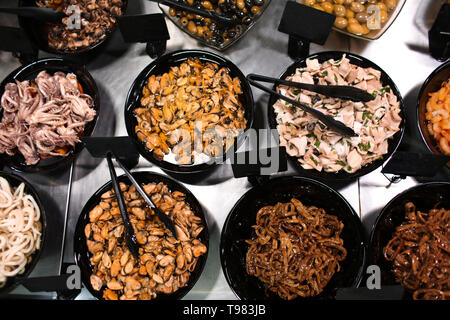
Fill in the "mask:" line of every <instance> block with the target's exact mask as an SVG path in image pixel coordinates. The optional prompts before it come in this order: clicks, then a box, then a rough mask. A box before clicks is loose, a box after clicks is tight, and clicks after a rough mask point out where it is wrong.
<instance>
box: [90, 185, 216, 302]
mask: <svg viewBox="0 0 450 320" xmlns="http://www.w3.org/2000/svg"><path fill="white" fill-rule="evenodd" d="M143 188H144V190H145V192H146V193H147V194H148V195H149V196H150V198H151V199H152V201H153V202H154V203H155V205H156V206H158V208H159V209H161V211H163V212H164V213H166V214H167V215H168V216H169V217H170V218H171V219H172V221H174V223H175V229H176V232H177V237H178V240H177V239H176V238H175V237H174V236H173V235H172V233H171V232H170V231H169V230H168V229H167V228H166V227H165V225H164V223H162V222H161V221H160V220H159V218H158V217H157V216H156V215H155V214H154V212H153V211H152V210H151V209H150V208H149V207H148V206H146V204H145V201H144V200H143V199H142V197H141V196H140V195H139V193H138V192H137V191H136V188H135V187H134V186H128V185H127V184H125V183H122V182H121V183H120V189H121V190H122V193H123V197H124V200H125V204H126V206H127V211H128V215H129V218H130V222H131V224H132V225H133V229H134V231H135V234H136V239H137V242H138V243H139V246H140V248H139V259H138V260H136V259H135V258H134V257H133V255H132V254H131V253H130V251H129V250H128V248H127V246H126V240H125V236H124V226H123V222H122V218H121V215H120V210H119V208H118V203H117V200H116V197H115V194H114V191H113V190H112V189H111V190H109V191H108V192H106V193H104V194H103V195H102V196H101V201H100V203H99V204H98V205H97V206H95V207H94V208H93V209H92V210H91V211H90V213H89V220H90V223H88V224H87V225H86V226H85V229H84V233H85V236H86V244H87V248H88V251H89V253H90V254H91V257H90V263H91V265H92V267H93V272H92V275H91V277H90V283H91V285H92V288H93V289H94V290H96V291H101V290H103V298H104V299H105V300H118V299H120V300H150V299H155V298H156V297H157V296H158V295H159V294H171V293H173V292H176V291H177V290H179V289H180V288H182V287H184V286H186V285H187V284H188V281H189V279H190V275H191V272H192V271H194V270H195V267H196V265H197V262H198V259H199V257H200V256H201V255H204V254H206V252H207V247H206V246H205V244H203V243H202V242H201V241H200V240H199V239H198V238H199V235H200V233H201V232H202V231H203V229H204V226H203V224H202V220H201V218H200V217H198V216H196V215H195V214H194V213H193V211H192V210H191V208H190V207H189V205H188V204H187V203H186V202H185V194H183V193H182V192H179V191H174V192H171V191H169V189H168V187H167V186H166V185H164V184H163V183H158V184H155V183H149V184H146V185H143Z"/></svg>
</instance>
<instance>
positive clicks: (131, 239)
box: [106, 152, 139, 260]
mask: <svg viewBox="0 0 450 320" xmlns="http://www.w3.org/2000/svg"><path fill="white" fill-rule="evenodd" d="M106 160H107V161H108V168H109V174H110V175H111V181H112V185H113V189H114V193H115V195H116V198H117V203H118V204H119V209H120V214H121V216H122V220H123V225H124V227H125V240H126V243H127V247H128V249H129V250H130V252H131V253H132V254H133V256H134V258H135V259H136V260H137V259H139V244H138V243H137V239H136V234H135V233H134V229H133V226H132V225H131V222H130V219H129V217H128V213H127V207H126V206H125V201H124V200H123V195H122V191H121V190H120V185H119V181H117V175H116V170H114V164H113V162H112V153H111V152H108V153H107V154H106ZM116 161H117V163H119V162H120V161H119V159H118V158H117V157H116Z"/></svg>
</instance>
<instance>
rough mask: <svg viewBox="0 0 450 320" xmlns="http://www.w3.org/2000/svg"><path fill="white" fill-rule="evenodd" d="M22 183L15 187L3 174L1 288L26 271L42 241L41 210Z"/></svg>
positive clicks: (0, 192) (0, 197) (0, 184)
mask: <svg viewBox="0 0 450 320" xmlns="http://www.w3.org/2000/svg"><path fill="white" fill-rule="evenodd" d="M24 190H25V184H24V183H21V184H20V185H19V186H18V187H17V188H16V189H15V190H12V189H11V187H10V185H9V183H8V181H7V180H6V179H5V178H2V177H0V288H1V287H2V286H4V285H5V283H6V281H7V280H8V277H14V276H16V275H18V274H21V273H23V272H24V270H25V267H26V265H27V263H28V262H29V260H30V256H31V255H32V254H33V253H34V252H35V251H36V250H38V249H40V245H41V229H42V226H41V223H40V217H41V212H40V210H39V206H38V205H37V203H36V201H35V199H34V198H33V197H32V196H31V195H28V194H26V193H25V192H24Z"/></svg>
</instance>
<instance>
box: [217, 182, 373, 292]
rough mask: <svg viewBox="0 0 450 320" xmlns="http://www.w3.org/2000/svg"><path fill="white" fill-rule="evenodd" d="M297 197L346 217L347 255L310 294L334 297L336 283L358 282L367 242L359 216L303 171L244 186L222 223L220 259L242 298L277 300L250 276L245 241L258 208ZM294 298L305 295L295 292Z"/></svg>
mask: <svg viewBox="0 0 450 320" xmlns="http://www.w3.org/2000/svg"><path fill="white" fill-rule="evenodd" d="M292 198H297V199H298V200H300V201H301V202H302V203H303V204H304V205H306V206H311V205H314V206H317V207H319V208H323V209H325V211H326V213H327V214H331V215H335V216H337V217H338V218H339V220H340V221H342V222H343V223H344V229H343V232H342V233H341V237H342V239H343V240H344V247H345V248H346V249H347V257H346V259H345V260H344V261H342V262H341V263H340V264H341V271H340V272H338V273H336V274H335V275H334V276H333V277H332V279H331V281H330V282H329V283H328V285H327V286H326V287H325V288H324V290H323V291H322V293H321V294H319V295H317V296H316V297H314V298H309V299H334V297H335V294H336V289H337V288H341V287H357V286H358V285H359V284H360V282H361V279H362V277H363V272H364V267H365V259H366V245H365V242H364V234H363V229H362V224H361V220H360V218H359V217H358V216H357V214H356V213H355V211H354V210H353V208H352V206H351V205H350V204H349V203H348V202H347V201H346V200H345V199H344V198H343V197H342V196H341V195H340V194H339V193H338V192H336V191H335V190H333V189H331V188H330V187H328V186H326V185H325V184H323V183H321V182H318V181H315V180H312V179H309V178H303V177H281V178H275V179H273V180H270V181H269V182H268V183H267V184H264V185H262V186H258V187H255V188H253V189H251V190H250V191H248V192H247V193H246V194H245V195H244V196H243V197H242V198H241V199H239V201H238V202H237V203H236V204H235V206H234V207H233V209H232V210H231V212H230V214H229V215H228V217H227V219H226V221H225V224H224V227H223V229H222V234H221V239H220V261H221V263H222V269H223V272H224V274H225V278H226V279H227V282H228V284H229V285H230V287H231V289H232V290H233V292H234V293H235V295H236V296H237V297H238V298H239V299H242V300H261V299H271V300H281V298H280V297H279V296H278V295H277V294H275V293H272V292H268V295H266V290H265V286H264V284H263V283H262V282H261V281H259V280H258V279H257V278H256V277H253V276H249V275H248V274H247V271H246V267H245V260H246V253H247V250H248V245H247V243H246V242H245V240H247V239H251V238H253V236H254V230H253V228H252V226H253V225H255V224H256V214H257V212H258V211H259V209H261V208H262V207H264V206H268V205H275V204H277V203H278V202H283V203H285V202H289V201H290V200H291V199H292ZM295 300H296V301H300V300H306V299H305V298H297V299H295Z"/></svg>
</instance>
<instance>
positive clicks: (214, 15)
mask: <svg viewBox="0 0 450 320" xmlns="http://www.w3.org/2000/svg"><path fill="white" fill-rule="evenodd" d="M149 1H152V2H157V3H159V4H162V5H165V6H169V7H172V8H176V9H178V10H183V11H188V12H191V13H194V14H198V15H199V16H202V17H205V18H210V19H212V20H215V21H218V22H220V23H223V24H226V25H230V26H235V25H238V24H242V22H241V21H239V20H236V19H233V18H230V17H227V16H225V15H223V14H220V13H218V12H215V11H207V10H202V9H197V8H195V7H191V6H189V5H187V4H183V3H180V2H176V1H174V0H149Z"/></svg>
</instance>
